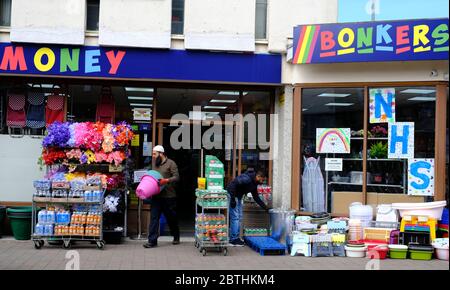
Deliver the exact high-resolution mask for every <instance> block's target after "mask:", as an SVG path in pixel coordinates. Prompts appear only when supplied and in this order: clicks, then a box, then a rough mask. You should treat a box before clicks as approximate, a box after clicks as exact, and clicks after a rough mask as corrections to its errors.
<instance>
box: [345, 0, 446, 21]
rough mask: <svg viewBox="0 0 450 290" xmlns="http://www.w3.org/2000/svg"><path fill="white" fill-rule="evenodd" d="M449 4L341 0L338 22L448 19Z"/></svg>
mask: <svg viewBox="0 0 450 290" xmlns="http://www.w3.org/2000/svg"><path fill="white" fill-rule="evenodd" d="M448 3H449V2H448V0H429V1H423V0H396V1H392V0H364V1H361V0H339V2H338V22H358V21H379V20H402V19H426V18H443V17H448ZM405 7H408V8H407V9H406V8H405Z"/></svg>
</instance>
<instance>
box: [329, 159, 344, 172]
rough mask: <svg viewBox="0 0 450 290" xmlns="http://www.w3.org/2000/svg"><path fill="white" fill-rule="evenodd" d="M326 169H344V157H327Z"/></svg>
mask: <svg viewBox="0 0 450 290" xmlns="http://www.w3.org/2000/svg"><path fill="white" fill-rule="evenodd" d="M325 171H342V158H325Z"/></svg>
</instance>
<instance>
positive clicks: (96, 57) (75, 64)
mask: <svg viewBox="0 0 450 290" xmlns="http://www.w3.org/2000/svg"><path fill="white" fill-rule="evenodd" d="M1 48H2V49H0V72H1V71H8V72H14V71H20V72H26V71H28V70H31V69H33V71H37V72H42V73H57V74H61V73H67V72H79V71H81V70H82V72H83V73H84V74H92V73H101V72H102V69H103V70H106V72H107V73H108V74H109V75H115V74H117V72H118V70H119V69H120V65H121V64H122V62H123V60H124V57H125V55H126V52H125V51H123V50H107V51H103V50H101V49H83V52H82V49H80V48H65V47H63V48H50V47H39V48H36V49H29V48H28V50H27V52H28V53H25V49H24V48H25V47H24V46H21V45H13V44H10V45H7V46H3V47H1Z"/></svg>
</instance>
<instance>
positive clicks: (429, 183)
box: [408, 159, 434, 196]
mask: <svg viewBox="0 0 450 290" xmlns="http://www.w3.org/2000/svg"><path fill="white" fill-rule="evenodd" d="M408 194H409V195H421V196H433V195H434V159H409V160H408Z"/></svg>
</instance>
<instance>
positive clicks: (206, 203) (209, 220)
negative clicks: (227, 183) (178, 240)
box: [195, 190, 229, 256]
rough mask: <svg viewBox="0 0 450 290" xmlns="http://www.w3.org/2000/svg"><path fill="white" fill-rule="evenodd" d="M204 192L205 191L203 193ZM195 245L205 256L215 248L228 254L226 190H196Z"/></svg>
mask: <svg viewBox="0 0 450 290" xmlns="http://www.w3.org/2000/svg"><path fill="white" fill-rule="evenodd" d="M205 192H206V193H205ZM196 196H197V199H196V203H195V204H196V211H195V212H196V220H195V247H196V248H198V249H199V251H200V252H201V253H202V254H203V256H206V254H207V251H209V250H212V249H215V250H218V251H219V252H222V253H223V255H224V256H226V255H228V248H227V247H228V243H229V235H228V225H229V213H228V203H229V201H228V196H227V194H226V191H204V192H203V193H202V191H200V190H197V191H196Z"/></svg>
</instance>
